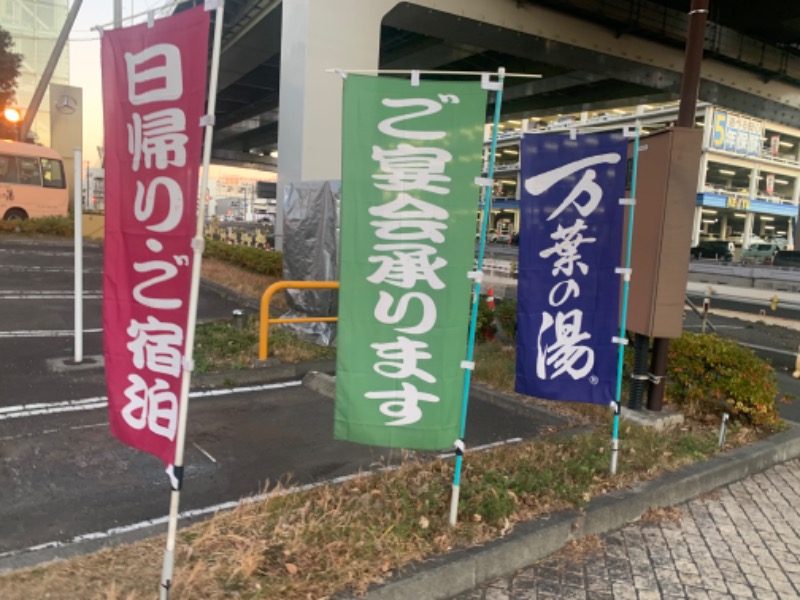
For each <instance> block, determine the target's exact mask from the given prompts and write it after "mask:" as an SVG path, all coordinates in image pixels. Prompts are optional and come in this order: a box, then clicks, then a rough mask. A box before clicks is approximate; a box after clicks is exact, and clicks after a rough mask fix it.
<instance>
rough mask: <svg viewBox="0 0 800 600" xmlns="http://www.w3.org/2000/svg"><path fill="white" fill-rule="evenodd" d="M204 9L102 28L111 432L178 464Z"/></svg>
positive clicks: (198, 146) (203, 90)
mask: <svg viewBox="0 0 800 600" xmlns="http://www.w3.org/2000/svg"><path fill="white" fill-rule="evenodd" d="M208 30H209V13H207V12H205V11H204V10H203V7H202V6H201V7H198V8H195V9H192V10H187V11H185V12H182V13H179V14H177V15H174V16H172V17H169V18H166V19H160V20H158V21H155V23H154V24H153V26H152V27H148V26H147V25H146V24H143V25H138V26H136V27H130V28H127V29H117V30H113V31H107V32H105V34H104V35H103V39H102V63H103V108H104V119H103V120H104V126H105V177H106V218H105V266H104V275H103V335H104V338H103V345H104V354H105V363H106V380H107V387H108V410H109V420H110V423H111V433H113V434H114V435H115V436H116V437H118V438H119V439H120V440H121V441H123V442H124V443H126V444H129V445H131V446H134V447H135V448H139V449H141V450H144V451H146V452H150V453H151V454H154V455H156V456H157V457H158V458H160V459H161V460H162V461H163V462H164V463H165V464H167V465H170V464H172V462H173V460H174V457H175V438H176V435H177V431H178V403H179V401H180V388H181V377H182V372H183V356H184V349H185V340H186V331H185V329H186V324H187V316H188V305H189V292H190V284H191V264H192V248H191V240H192V237H193V236H194V234H195V225H196V221H197V176H198V168H199V166H200V158H201V149H202V131H203V130H202V128H201V127H200V119H201V117H202V115H203V114H204V109H205V97H206V66H207V55H208Z"/></svg>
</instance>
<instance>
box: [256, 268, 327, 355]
mask: <svg viewBox="0 0 800 600" xmlns="http://www.w3.org/2000/svg"><path fill="white" fill-rule="evenodd" d="M287 288H293V289H301V290H302V289H306V290H338V289H339V282H338V281H278V282H276V283H273V284H272V285H271V286H269V287H268V288H267V289H266V291H265V292H264V294H263V295H262V296H261V317H260V321H259V336H258V358H259V360H267V350H268V348H269V326H270V325H271V324H272V323H316V322H325V323H330V322H333V321H337V320H338V319H339V317H298V318H296V319H270V318H269V301H270V300H271V299H272V296H273V295H274V294H275V292H277V291H280V290H285V289H287Z"/></svg>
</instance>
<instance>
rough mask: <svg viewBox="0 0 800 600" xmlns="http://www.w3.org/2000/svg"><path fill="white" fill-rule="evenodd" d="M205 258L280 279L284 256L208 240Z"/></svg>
mask: <svg viewBox="0 0 800 600" xmlns="http://www.w3.org/2000/svg"><path fill="white" fill-rule="evenodd" d="M204 254H205V256H208V257H209V258H217V259H219V260H224V261H226V262H229V263H231V264H234V265H236V266H239V267H242V268H243V269H247V270H248V271H252V272H253V273H260V274H262V275H270V276H271V277H280V276H281V271H282V269H283V256H282V254H281V253H280V252H275V251H266V250H262V249H260V248H253V247H251V246H232V245H230V244H226V243H225V242H220V241H218V240H206V250H205V253H204Z"/></svg>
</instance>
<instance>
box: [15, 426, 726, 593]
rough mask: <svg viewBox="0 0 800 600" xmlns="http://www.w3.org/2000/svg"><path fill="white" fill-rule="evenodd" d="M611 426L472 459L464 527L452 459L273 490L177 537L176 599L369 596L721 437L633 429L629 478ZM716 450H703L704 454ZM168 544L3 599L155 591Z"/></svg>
mask: <svg viewBox="0 0 800 600" xmlns="http://www.w3.org/2000/svg"><path fill="white" fill-rule="evenodd" d="M607 438H608V436H607V433H606V432H601V433H590V434H585V435H581V436H577V437H573V438H563V439H551V440H542V441H536V442H531V443H524V444H518V445H516V446H506V447H501V448H496V449H494V450H493V451H491V452H484V453H475V454H468V455H467V457H466V459H465V463H464V471H463V478H462V495H461V503H460V510H459V525H458V527H456V528H454V529H453V528H450V527H449V526H448V524H447V507H448V500H449V495H450V486H451V483H452V474H453V472H452V461H439V460H435V461H431V462H411V463H408V464H405V465H403V466H402V467H400V468H399V469H397V470H395V471H384V472H380V473H377V474H369V475H364V476H362V477H359V478H357V479H355V480H353V481H349V482H347V483H344V484H342V485H340V486H324V487H320V488H315V489H311V490H305V491H302V492H299V493H294V494H286V495H278V496H273V497H272V498H270V499H268V500H267V501H265V502H261V503H258V504H251V505H247V506H243V507H241V508H239V509H237V510H236V511H233V512H231V513H227V514H223V515H218V516H216V517H215V518H213V519H212V520H210V521H208V522H205V523H202V524H199V525H195V526H193V527H190V528H188V529H186V530H183V531H182V532H180V534H179V536H180V538H179V543H178V556H177V558H176V586H175V588H174V590H173V594H172V597H173V598H176V599H178V598H183V599H197V598H203V599H216V598H281V599H293V598H327V597H330V596H332V595H334V594H336V593H339V592H344V591H350V592H356V593H360V592H363V591H364V590H366V589H367V587H368V586H369V585H370V584H372V583H375V582H379V581H381V580H383V579H385V578H386V577H388V576H389V575H391V574H393V573H396V572H397V571H398V570H400V569H402V568H403V567H405V566H407V565H408V564H409V563H411V562H414V561H419V560H422V559H424V558H426V557H431V556H434V555H437V554H442V553H445V552H448V551H451V550H452V549H454V548H460V547H466V546H472V545H476V544H482V543H485V542H486V541H488V540H491V539H494V538H497V537H502V536H503V535H505V534H507V533H508V532H509V531H510V530H511V529H512V528H513V526H514V524H515V523H516V522H518V521H520V520H528V519H532V518H535V517H537V516H539V515H542V514H545V513H549V512H552V511H557V510H560V509H564V508H569V507H580V506H583V505H584V504H585V503H586V502H588V501H589V500H590V499H591V498H592V497H593V496H596V495H599V494H604V493H607V492H608V491H609V490H613V489H618V488H621V487H625V486H627V485H629V484H630V483H631V482H633V481H636V480H640V479H645V478H650V477H653V476H655V475H657V474H658V473H660V472H663V471H664V470H667V469H674V468H676V467H678V466H680V465H682V464H685V463H686V462H690V461H692V460H696V459H698V458H700V457H701V456H700V454H699V453H700V452H705V453H711V452H713V449H714V441H715V440H714V432H713V431H707V430H706V431H704V430H698V431H696V432H690V431H674V432H670V433H667V434H655V433H653V432H648V431H644V430H640V429H638V428H633V427H632V428H629V429H627V430H626V432H625V438H624V440H623V447H622V450H621V455H620V475H619V476H617V477H615V478H613V479H612V478H610V477H609V476H608V474H607V473H608V439H607ZM705 455H707V454H703V456H705ZM162 544H163V541H162V540H155V541H147V542H144V543H140V544H134V545H131V546H126V547H123V548H119V549H116V550H110V551H105V552H101V553H98V554H95V555H91V556H88V557H81V558H77V559H73V560H70V561H65V562H62V563H58V564H54V565H50V566H46V567H42V568H39V569H33V570H27V571H22V572H19V573H12V574H9V575H5V576H2V577H0V598H3V599H4V600H17V599H22V598H25V599H27V598H64V599H68V598H69V599H73V598H81V599H83V598H86V599H93V598H104V599H105V598H119V599H130V600H136V599H140V598H152V597H154V594H155V592H156V589H157V586H158V580H159V573H160V565H161V562H160V561H161V552H162V548H163V546H162Z"/></svg>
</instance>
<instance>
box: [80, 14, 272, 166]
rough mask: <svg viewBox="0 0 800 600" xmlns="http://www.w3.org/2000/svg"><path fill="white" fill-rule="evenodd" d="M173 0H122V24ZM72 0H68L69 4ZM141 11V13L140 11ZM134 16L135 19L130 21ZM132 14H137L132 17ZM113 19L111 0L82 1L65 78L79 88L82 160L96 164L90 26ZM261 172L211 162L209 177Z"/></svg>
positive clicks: (99, 129)
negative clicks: (81, 89) (80, 94)
mask: <svg viewBox="0 0 800 600" xmlns="http://www.w3.org/2000/svg"><path fill="white" fill-rule="evenodd" d="M175 3H176V2H175V1H174V0H122V14H123V19H124V21H123V25H124V26H129V25H131V24H132V23H140V22H142V21H144V20H146V18H147V17H146V13H147V11H148V10H156V11H157V12H156V17H158V16H159V14H160V13H161V12H162V11H159V10H158V9H163V8H164V7H170V6H172V5H174V4H175ZM72 4H73V2H72V0H70V6H72ZM140 13H142V14H140ZM131 15H134V17H135V20H131V18H130V17H131ZM136 15H140V16H138V17H136ZM113 20H114V1H113V0H83V4H82V5H81V8H80V11H79V12H78V17H77V19H76V20H75V25H74V26H73V27H72V33H71V34H70V36H69V39H70V45H69V46H70V57H69V78H70V85H74V86H77V87H80V88H83V106H84V108H83V110H84V112H83V148H84V157H85V160H89V161H90V163H91V165H92V166H99V165H100V156H99V153H98V150H97V148H98V147H99V146H102V145H103V118H102V115H103V98H102V88H101V74H100V36H99V34H98V32H97V31H96V30H94V28H95V27H96V26H98V25H102V26H104V27H105V28H106V29H108V28H110V27H111V23H112V22H113ZM265 175H267V174H266V173H264V172H260V171H252V170H248V169H236V168H233V167H220V166H216V165H211V168H210V170H209V176H210V177H211V178H216V177H222V176H240V177H245V178H255V179H262V180H263V179H267V177H265Z"/></svg>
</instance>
